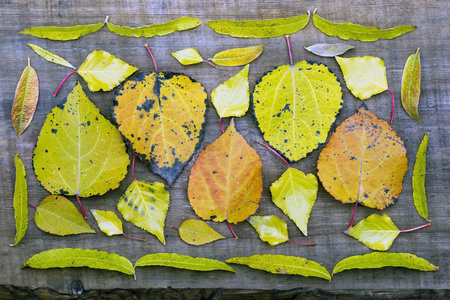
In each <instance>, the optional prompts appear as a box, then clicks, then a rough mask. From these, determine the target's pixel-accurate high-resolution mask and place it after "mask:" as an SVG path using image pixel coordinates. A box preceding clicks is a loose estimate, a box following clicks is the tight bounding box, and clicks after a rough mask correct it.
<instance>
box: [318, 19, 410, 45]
mask: <svg viewBox="0 0 450 300" xmlns="http://www.w3.org/2000/svg"><path fill="white" fill-rule="evenodd" d="M312 19H313V23H314V26H316V28H317V29H319V30H320V31H322V32H323V33H325V34H326V35H329V36H337V37H338V38H340V39H343V40H349V39H353V40H358V41H362V42H373V41H376V40H378V39H388V40H390V39H393V38H396V37H398V36H400V35H402V34H405V33H407V32H410V31H412V30H414V29H416V28H417V27H416V26H411V25H401V26H397V27H394V28H390V29H380V28H377V27H368V26H361V25H358V24H353V23H340V24H339V23H333V22H331V21H328V20H326V19H324V18H322V17H320V16H319V15H317V14H313V18H312Z"/></svg>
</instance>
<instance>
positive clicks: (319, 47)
mask: <svg viewBox="0 0 450 300" xmlns="http://www.w3.org/2000/svg"><path fill="white" fill-rule="evenodd" d="M355 47H356V46H354V45H347V44H342V43H339V44H315V45H312V46H309V47H305V49H306V50H308V51H309V52H311V53H314V54H315V55H318V56H323V57H334V56H337V55H341V54H344V53H345V52H347V51H348V50H350V49H353V48H355Z"/></svg>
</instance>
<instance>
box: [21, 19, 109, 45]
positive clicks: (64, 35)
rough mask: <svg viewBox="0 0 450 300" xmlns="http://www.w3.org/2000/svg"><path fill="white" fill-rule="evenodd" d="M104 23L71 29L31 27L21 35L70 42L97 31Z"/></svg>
mask: <svg viewBox="0 0 450 300" xmlns="http://www.w3.org/2000/svg"><path fill="white" fill-rule="evenodd" d="M103 25H105V22H102V23H98V24H89V25H76V26H73V27H58V26H46V27H33V28H27V29H24V30H22V31H21V32H19V33H21V34H29V35H32V36H35V37H38V38H44V39H50V40H56V41H70V40H76V39H78V38H79V37H82V36H85V35H87V34H89V33H93V32H96V31H99V30H100V29H101V28H102V27H103Z"/></svg>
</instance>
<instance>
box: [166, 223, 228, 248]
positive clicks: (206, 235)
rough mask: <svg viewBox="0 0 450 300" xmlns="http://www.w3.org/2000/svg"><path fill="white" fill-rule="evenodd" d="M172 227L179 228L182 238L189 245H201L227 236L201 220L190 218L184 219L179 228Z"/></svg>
mask: <svg viewBox="0 0 450 300" xmlns="http://www.w3.org/2000/svg"><path fill="white" fill-rule="evenodd" d="M171 227H172V228H175V229H178V232H179V234H180V238H181V239H182V240H183V241H184V242H186V243H187V244H189V245H194V246H200V245H204V244H208V243H211V242H214V241H217V240H220V239H224V238H225V237H224V236H223V235H221V234H220V233H217V232H216V231H215V230H214V229H212V228H211V227H210V226H209V225H208V224H206V223H205V222H203V221H201V220H196V219H190V220H186V221H184V222H183V223H182V224H181V225H180V227H179V228H177V227H173V226H171Z"/></svg>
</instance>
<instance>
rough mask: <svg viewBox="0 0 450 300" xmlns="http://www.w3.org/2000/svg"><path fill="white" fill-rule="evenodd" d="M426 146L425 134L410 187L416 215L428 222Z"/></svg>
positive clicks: (418, 151)
mask: <svg viewBox="0 0 450 300" xmlns="http://www.w3.org/2000/svg"><path fill="white" fill-rule="evenodd" d="M427 145H428V134H425V135H424V137H423V139H422V142H421V143H420V146H419V149H418V150H417V154H416V163H415V164H414V171H413V178H412V187H413V198H414V205H415V206H416V209H417V213H418V214H419V216H421V217H422V218H424V219H427V220H428V206H427V196H426V193H425V171H426V161H427V158H426V152H427Z"/></svg>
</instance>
